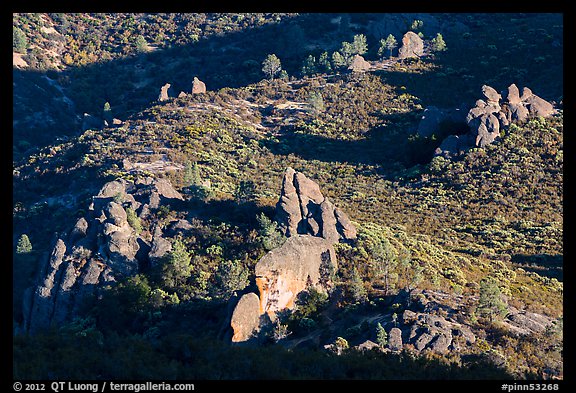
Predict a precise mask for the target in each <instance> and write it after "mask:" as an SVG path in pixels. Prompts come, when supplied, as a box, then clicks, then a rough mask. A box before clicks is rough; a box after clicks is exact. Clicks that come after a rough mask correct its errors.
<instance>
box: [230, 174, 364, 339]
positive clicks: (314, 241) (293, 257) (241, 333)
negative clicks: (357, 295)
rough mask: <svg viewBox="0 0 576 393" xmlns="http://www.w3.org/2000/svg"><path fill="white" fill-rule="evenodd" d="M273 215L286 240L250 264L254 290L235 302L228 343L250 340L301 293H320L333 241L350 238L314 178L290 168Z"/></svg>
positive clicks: (350, 230) (332, 258)
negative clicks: (310, 290) (252, 264)
mask: <svg viewBox="0 0 576 393" xmlns="http://www.w3.org/2000/svg"><path fill="white" fill-rule="evenodd" d="M275 219H276V222H277V223H278V224H279V227H280V228H281V230H282V232H283V233H284V234H285V235H286V236H287V239H286V241H285V242H284V244H282V245H281V246H280V247H278V248H276V249H274V250H271V251H270V252H268V253H267V254H266V255H264V256H263V257H262V258H261V259H260V261H258V263H257V264H256V267H255V275H256V285H257V287H258V291H259V294H256V293H247V294H244V295H243V296H242V297H241V298H240V300H239V301H238V304H237V305H236V307H235V309H234V311H233V313H232V316H231V322H230V325H231V327H232V331H233V336H232V341H233V342H243V341H248V340H250V339H251V338H252V337H253V336H254V335H255V334H256V333H257V332H258V331H259V329H260V328H261V327H262V325H263V324H265V323H266V321H274V320H275V318H276V313H277V312H278V311H281V310H284V309H291V308H293V307H294V305H295V301H296V299H297V297H298V295H299V294H300V293H301V292H302V291H304V290H307V289H309V288H315V289H316V290H318V291H323V292H325V291H326V290H327V289H328V288H329V287H330V286H331V285H332V283H331V281H330V272H335V271H336V269H337V267H338V265H337V261H336V254H335V252H334V248H333V245H334V244H335V243H337V242H339V241H347V240H352V239H355V238H356V228H355V227H354V225H353V224H352V223H351V222H350V220H349V218H348V216H347V215H346V214H345V213H344V212H342V211H341V210H340V209H338V208H336V207H334V205H333V204H332V202H330V200H329V199H328V198H326V197H324V196H323V195H322V192H321V191H320V187H319V186H318V184H317V183H316V182H314V181H313V180H310V179H308V178H307V177H306V176H305V175H304V174H302V173H300V172H297V171H295V170H293V169H292V168H288V169H286V172H285V174H284V179H283V182H282V190H281V193H280V199H279V201H278V203H277V205H276V217H275Z"/></svg>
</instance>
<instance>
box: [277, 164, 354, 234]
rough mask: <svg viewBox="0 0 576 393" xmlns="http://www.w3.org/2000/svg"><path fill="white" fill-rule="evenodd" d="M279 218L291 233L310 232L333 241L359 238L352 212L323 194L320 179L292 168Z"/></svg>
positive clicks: (284, 182) (284, 186)
mask: <svg viewBox="0 0 576 393" xmlns="http://www.w3.org/2000/svg"><path fill="white" fill-rule="evenodd" d="M275 220H276V222H277V223H278V225H279V227H280V229H281V230H282V232H283V233H284V234H285V235H286V236H288V237H290V236H295V235H298V234H309V235H312V236H318V237H322V238H324V239H327V240H329V241H331V242H332V243H337V242H338V241H339V240H352V239H355V238H356V228H355V227H354V225H352V223H351V222H350V220H349V218H348V216H347V215H346V214H345V213H344V212H343V211H342V210H340V209H338V208H336V207H335V206H334V205H333V204H332V202H330V201H329V200H328V199H326V198H325V197H324V196H323V195H322V192H321V191H320V186H318V184H317V183H316V182H314V181H312V180H310V179H308V178H307V177H306V176H305V175H304V174H302V173H300V172H297V171H295V170H294V169H292V168H287V169H286V172H285V173H284V178H283V180H282V189H281V191H280V199H279V200H278V203H277V204H276V215H275Z"/></svg>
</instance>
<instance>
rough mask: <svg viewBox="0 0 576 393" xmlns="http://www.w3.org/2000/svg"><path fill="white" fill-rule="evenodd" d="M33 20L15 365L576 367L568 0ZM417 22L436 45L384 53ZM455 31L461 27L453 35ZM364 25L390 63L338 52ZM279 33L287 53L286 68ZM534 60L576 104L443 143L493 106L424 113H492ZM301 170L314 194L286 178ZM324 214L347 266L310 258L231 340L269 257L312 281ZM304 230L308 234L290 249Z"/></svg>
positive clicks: (314, 370) (23, 114)
mask: <svg viewBox="0 0 576 393" xmlns="http://www.w3.org/2000/svg"><path fill="white" fill-rule="evenodd" d="M416 21H420V22H422V23H420V24H418V23H416V24H415V22H416ZM410 24H412V25H413V26H410ZM13 25H14V27H15V28H16V27H17V28H19V29H20V30H21V31H22V32H23V33H24V35H25V37H26V41H27V47H26V49H25V52H26V54H25V55H23V56H17V57H18V59H17V63H16V64H15V65H14V72H13V76H14V83H15V84H14V98H15V104H14V105H15V106H14V128H13V136H14V146H13V151H14V155H13V250H14V254H13V255H14V257H13V267H14V280H13V322H14V329H13V330H14V338H15V341H14V358H13V359H14V366H15V368H14V370H15V371H14V372H15V374H14V377H15V378H21V379H33V378H42V379H54V378H56V379H69V378H85V379H142V378H144V379H150V378H160V379H163V378H166V379H246V378H251V379H308V378H320V379H344V378H348V379H398V378H399V379H503V378H515V379H552V378H557V379H562V378H563V365H562V364H563V363H562V362H563V358H562V348H563V338H562V324H563V322H562V321H563V105H562V95H563V90H562V89H563V81H562V72H561V70H562V29H563V26H562V15H557V14H518V15H516V14H478V15H476V17H475V18H470V17H469V16H466V15H464V14H398V15H396V14H391V15H388V14H351V15H347V14H345V15H337V14H302V15H298V14H242V15H233V14H195V15H193V16H191V15H181V14H158V15H148V14H134V15H132V14H130V15H120V14H73V15H72V14H64V15H56V14H40V15H33V14H15V15H14V19H13ZM411 28H412V31H416V32H420V33H422V34H421V35H422V36H423V37H424V41H423V42H424V46H423V52H422V53H421V55H419V56H418V55H417V56H415V57H414V58H405V59H402V58H400V57H399V56H400V52H398V51H397V50H396V49H395V48H394V50H393V56H386V54H387V53H388V51H386V52H384V53H385V54H382V55H379V54H378V53H377V52H378V47H379V40H380V39H384V38H386V37H387V36H388V34H393V35H395V36H396V38H397V40H398V43H397V44H398V45H397V47H402V46H407V44H406V43H403V42H402V37H403V35H404V33H406V32H407V31H409V30H410V29H411ZM440 32H441V33H442V36H443V38H444V40H445V42H446V46H447V50H439V49H437V50H435V49H433V48H434V43H433V42H432V41H431V40H432V38H434V37H436V36H437V34H438V33H440ZM364 34H365V36H364V39H366V37H367V43H366V47H365V48H364V50H363V53H362V55H363V58H365V59H366V60H367V61H368V63H367V64H368V66H367V68H366V69H363V70H362V71H361V72H355V71H349V70H348V69H347V67H346V66H340V67H338V66H337V64H336V63H334V61H333V59H334V56H333V53H340V52H346V48H347V47H348V46H347V45H346V44H349V43H352V44H349V45H351V46H350V47H353V46H354V42H356V43H358V41H361V39H360V38H357V37H359V36H360V35H364ZM525 34H530V37H534V38H533V39H531V40H525V39H524V38H521V37H525ZM138 36H142V37H144V40H145V43H146V45H145V46H143V44H142V40H139V41H140V44H141V45H140V46H138V47H137V43H136V38H137V37H138ZM414 36H416V37H418V36H417V35H416V34H414ZM273 37H276V38H274V39H273ZM418 39H420V38H416V40H418ZM132 40H134V41H132ZM256 40H257V41H258V42H259V44H258V45H247V43H249V42H254V41H256ZM420 40H421V39H420ZM294 42H296V43H297V44H299V45H292V43H294ZM544 44H546V45H544ZM90 45H91V46H90ZM88 47H90V49H88ZM358 47H362V45H361V43H360V44H358ZM15 48H16V47H15ZM138 48H139V49H138ZM358 50H360V51H362V48H361V49H358ZM339 51H340V52H339ZM463 52H465V53H467V54H468V56H462V55H461V54H462V53H463ZM271 53H275V54H276V55H278V58H279V59H280V60H281V65H282V69H283V70H285V72H286V74H287V75H283V76H280V75H279V74H278V75H272V77H271V78H265V77H266V75H265V70H264V69H265V68H266V67H265V66H263V60H264V59H265V58H266V57H267V55H268V54H271ZM323 53H326V55H325V56H323V55H322V54H323ZM358 53H359V52H358ZM309 56H312V57H313V61H312V60H309ZM321 58H329V59H332V60H329V61H328V62H321V61H320V59H321ZM15 59H16V58H15ZM34 59H36V60H34ZM351 59H352V56H350V57H349V61H350V62H351V61H352V60H351ZM527 59H532V60H533V61H527ZM15 61H16V60H15ZM24 62H25V63H26V64H27V65H24ZM328 67H330V68H329V69H328ZM232 70H234V71H232ZM559 71H560V72H559ZM194 77H198V78H199V79H200V80H201V81H203V82H204V83H205V87H206V91H200V92H194V91H193V87H192V80H193V79H194ZM119 81H123V83H124V82H125V84H123V83H120V82H119ZM166 83H170V84H171V88H170V90H169V97H168V98H166V99H164V98H161V96H159V93H160V88H161V87H162V86H163V85H165V84H166ZM512 83H515V84H516V85H518V86H521V87H527V86H529V87H530V89H531V91H533V92H534V93H535V94H537V97H538V98H537V99H538V100H544V101H546V103H547V104H548V105H551V106H554V108H555V110H554V113H553V114H550V115H547V116H538V115H534V113H538V112H534V110H533V108H534V107H535V104H531V105H532V106H528V108H529V110H530V111H531V112H530V113H528V109H526V116H527V117H525V118H523V120H522V121H512V122H508V121H506V122H507V124H506V126H502V127H501V128H499V129H498V132H497V137H496V139H495V140H494V142H493V143H491V144H488V145H486V146H482V147H478V146H474V147H472V148H468V149H466V150H465V151H464V152H462V154H460V155H457V156H455V157H452V158H444V157H442V156H439V155H435V153H434V152H435V149H436V148H438V147H439V146H441V144H442V142H443V140H444V139H445V138H446V137H447V136H448V134H450V133H454V131H456V133H457V135H458V137H462V136H463V135H464V134H463V132H464V129H463V128H466V129H467V127H468V126H470V127H471V128H472V129H473V126H472V124H473V122H472V121H471V120H467V123H468V125H466V123H464V125H463V126H462V125H458V126H457V127H456V126H452V128H450V127H447V128H443V129H442V130H441V131H440V132H436V133H435V134H433V135H432V136H430V137H422V136H419V135H418V133H417V130H418V129H419V124H420V122H421V120H422V117H423V115H424V114H425V113H426V112H424V110H425V109H426V108H429V107H431V106H436V107H439V108H465V110H464V111H465V113H468V110H470V109H471V108H473V107H474V105H478V100H479V99H480V98H483V97H482V94H483V92H484V91H486V88H485V86H486V85H489V86H492V87H494V88H495V89H496V91H499V92H505V91H506V89H509V86H510V85H511V84H512ZM38 89H40V90H42V93H41V95H38ZM508 91H509V90H508ZM180 92H183V94H179V93H180ZM484 95H485V97H484V100H486V101H487V103H488V105H491V101H490V97H489V95H486V93H484ZM524 96H526V97H528V95H523V97H524ZM530 97H532V96H530ZM530 97H528V98H527V99H528V100H530V99H532V100H533V101H531V102H536V101H534V100H536V99H534V98H530ZM540 97H541V98H540ZM45 99H46V100H45ZM41 102H44V103H46V102H48V103H49V104H48V105H41ZM475 102H476V104H474V103H475ZM508 102H510V104H508ZM511 102H512V101H511V99H510V98H508V101H506V102H505V101H504V99H502V101H498V102H497V103H496V105H498V108H500V105H501V106H502V108H504V109H506V108H507V107H508V106H507V105H509V106H512V104H511ZM527 102H528V101H527ZM537 102H538V103H540V101H537ZM105 103H108V107H107V108H104V104H105ZM484 104H486V103H484ZM492 104H493V102H492ZM518 105H520V104H518ZM63 106H65V107H66V110H65V111H62V110H61V108H63ZM103 108H104V109H103ZM504 109H502V110H504ZM446 110H447V109H446ZM110 112H111V113H110ZM84 113H89V114H90V118H91V119H92V120H93V121H94V122H93V124H90V125H86V124H85V125H86V127H82V126H81V124H80V123H82V121H81V120H82V119H84V122H85V123H86V119H87V117H86V116H85V115H84ZM495 113H496V112H495ZM514 113H520V112H514ZM488 118H489V117H488V116H486V117H485V118H482V119H488ZM112 119H114V120H115V121H112ZM105 120H106V123H104V121H105ZM482 121H486V122H488V121H489V120H482ZM500 121H503V120H502V119H500ZM34 124H36V125H34ZM486 124H488V123H486ZM458 127H460V128H458ZM462 127H463V128H462ZM449 128H450V129H449ZM37 135H43V136H42V137H37ZM287 168H293V170H295V173H299V174H300V175H298V176H300V179H301V180H299V181H300V183H297V182H296V181H295V183H294V186H292V187H296V193H297V195H298V200H299V201H300V202H299V203H300V206H301V207H300V208H298V207H297V206H298V204H296V207H290V205H289V204H288V202H286V201H287V200H289V198H293V196H290V195H293V194H291V193H293V191H291V189H290V186H289V185H287V183H286V182H287V180H286V176H287V175H286V174H287V173H291V172H290V171H289V170H288V169H287ZM304 179H305V180H304ZM303 184H306V185H307V186H306V187H304V185H303ZM306 190H308V191H306ZM282 201H284V202H282ZM306 201H307V202H306ZM310 201H312V202H310ZM327 201H329V202H327ZM281 202H282V203H284V205H283V204H282V203H281ZM281 206H285V207H284V209H286V210H285V211H283V210H281ZM303 206H306V208H304V207H303ZM327 206H328V207H327ZM299 210H302V213H301V212H300V211H299ZM306 211H308V212H306ZM332 211H334V212H335V213H330V212H332ZM294 212H296V213H294ZM327 212H328V213H327ZM293 214H300V216H298V217H301V219H302V220H303V222H304V224H302V223H299V224H298V225H297V227H298V233H297V234H296V235H297V236H296V237H295V234H294V233H293V234H292V235H290V233H289V232H290V231H289V230H287V229H286V228H290V226H292V227H293V228H296V226H294V225H295V224H294V223H293V220H294V218H293V216H292V215H293ZM330 214H332V216H331V215H330ZM282 217H284V218H282ZM286 217H287V218H286ZM344 217H345V218H344ZM332 222H333V224H332ZM302 225H306V228H307V229H306V228H305V229H302V228H303V227H302ZM330 225H334V228H335V229H333V230H332V232H331V233H332V235H330V236H331V237H330V238H329V237H328V235H326V233H328V231H329V229H330V228H331V227H330ZM343 231H344V232H343ZM337 233H340V237H339V236H338V235H337ZM342 233H347V234H348V235H346V236H344V235H342ZM334 234H336V235H334ZM22 235H26V237H27V238H28V239H29V241H30V243H31V246H30V247H26V245H25V243H23V241H22ZM298 236H301V237H302V238H303V239H304V240H302V242H303V243H302V244H312V243H313V244H316V243H317V244H319V245H320V246H319V249H318V250H321V251H322V252H321V256H320V258H321V259H320V260H319V261H325V255H327V254H325V252H324V250H328V251H329V254H330V255H331V256H330V257H329V259H335V261H337V263H334V266H335V268H334V270H332V271H331V273H330V274H328V273H326V271H320V272H319V270H318V269H319V268H318V267H317V266H316V267H315V268H312V269H313V270H311V271H310V273H309V276H308V280H311V277H314V274H316V275H317V274H318V273H320V276H319V277H320V278H319V279H318V282H315V280H314V279H312V280H311V281H314V282H312V283H310V284H313V285H309V283H308V281H306V277H305V276H304V278H303V279H302V282H304V281H306V283H305V284H306V285H305V289H304V290H300V289H298V291H297V292H298V293H292V292H290V293H291V295H290V296H293V305H292V306H291V307H288V308H286V309H284V308H279V309H278V310H277V312H276V313H272V312H270V320H269V322H266V323H264V322H261V323H260V322H258V324H259V325H258V329H257V330H258V332H257V333H255V335H254V337H251V336H250V333H251V332H250V331H249V332H248V333H249V334H248V337H249V339H248V340H246V341H247V342H246V343H231V340H232V341H234V339H233V337H237V335H236V334H237V330H235V329H236V328H235V327H234V323H232V324H231V319H232V321H234V318H235V317H234V315H240V314H239V313H240V311H238V313H236V311H235V310H236V309H237V308H238V307H239V306H238V305H239V304H240V303H242V302H243V301H244V300H242V299H249V298H250V296H252V295H254V294H256V295H257V296H256V298H255V299H258V300H256V302H258V301H259V302H260V305H261V307H262V304H268V305H270V304H272V305H273V304H275V303H271V300H268V303H265V300H264V297H265V296H268V297H267V299H275V298H274V296H278V299H280V301H284V300H282V299H284V298H282V296H283V294H282V292H281V291H282V289H279V290H278V291H280V292H279V294H276V293H275V292H274V291H272V290H271V292H266V291H267V290H265V289H263V288H264V287H263V284H262V282H263V281H262V280H263V278H262V277H265V276H266V274H269V272H267V271H266V269H267V268H266V269H265V268H264V267H263V266H264V265H263V264H264V262H263V261H270V258H272V259H273V264H274V263H278V264H281V265H282V266H288V267H285V268H282V269H288V270H284V271H283V270H282V269H280V270H279V271H275V273H274V275H279V277H284V278H282V279H284V280H286V282H288V283H289V284H287V285H296V284H294V283H295V281H294V282H291V281H290V280H291V279H292V278H286V277H292V276H283V274H287V273H290V271H289V269H291V268H290V266H292V265H293V264H296V265H298V263H299V262H298V261H299V259H298V258H301V259H302V260H305V261H308V262H306V263H312V262H313V261H315V259H314V258H316V257H315V256H314V255H315V254H314V253H316V252H317V250H316V249H315V248H314V247H312V246H309V247H304V248H302V246H301V245H297V243H298V242H295V241H293V240H291V239H293V238H298ZM334 236H335V237H334ZM306 239H308V240H306ZM280 247H284V248H282V250H291V251H290V252H291V253H292V252H293V254H290V253H288V254H287V255H302V257H300V256H297V257H293V258H291V259H290V258H289V260H287V261H284V260H282V258H283V257H281V256H278V255H282V252H279V251H277V250H279V249H280ZM322 247H325V248H322ZM275 250H276V254H275ZM315 250H316V251H315ZM318 252H319V251H318ZM271 253H272V254H271ZM270 255H276V256H274V257H271V256H270ZM319 255H320V254H319ZM266 258H268V259H266ZM274 258H277V259H278V258H279V260H276V259H274ZM310 261H312V262H310ZM268 263H272V262H268ZM314 263H315V262H314ZM322 263H323V262H320V265H321V266H323V265H322ZM303 266H304V265H303ZM306 266H308V265H306ZM307 268H310V267H307ZM263 269H264V270H263ZM294 269H296V270H298V269H300V268H299V267H297V268H294ZM314 269H316V270H315V271H314ZM322 269H325V267H321V270H322ZM263 272H264V273H263ZM290 274H291V273H290ZM325 274H328V276H329V278H327V276H325ZM266 277H267V276H266ZM274 277H276V276H274ZM294 280H295V279H294ZM281 281H282V280H280V281H279V282H281ZM268 284H269V285H270V286H271V287H270V288H274V285H276V284H275V281H274V279H272V281H269V283H268ZM268 284H267V285H268ZM277 285H279V287H278V288H283V287H281V284H277ZM298 285H300V284H298ZM291 288H294V287H291ZM298 288H300V287H298ZM487 291H492V292H487ZM489 293H492V295H490V296H492V297H491V301H493V302H495V304H496V305H494V304H492V305H491V306H490V307H485V306H486V304H485V302H486V300H485V298H486V296H489V295H488V294H489ZM250 294H252V295H250ZM494 294H496V295H494ZM258 296H260V297H261V298H258ZM286 296H288V295H286ZM252 298H253V299H254V296H252ZM483 306H484V308H483ZM274 307H276V306H273V308H272V309H274ZM274 310H276V309H274ZM258 313H259V314H258ZM250 315H251V314H250V313H247V314H246V315H244V314H243V315H241V316H240V317H242V318H249V317H250ZM255 315H256V317H257V318H259V317H262V316H265V315H268V314H266V313H263V312H262V311H258V312H257V314H255ZM379 329H380V330H379ZM382 329H383V330H384V331H385V333H386V335H385V339H383V338H382V333H379V332H380V331H381V330H382ZM383 343H385V344H383ZM373 347H375V348H373ZM38 348H41V349H42V350H41V351H38ZM128 348H132V349H130V350H131V351H134V352H133V353H136V354H137V356H134V355H133V354H132V355H130V354H128V352H126V351H128ZM371 348H372V349H371ZM128 358H131V359H137V360H132V361H128V360H127V359H128ZM262 362H269V364H270V367H269V368H266V369H261V368H260V367H257V366H255V365H258V364H261V363H262ZM79 364H84V365H88V366H86V367H83V366H82V367H80V366H77V365H79ZM222 364H224V366H222V367H220V366H218V365H222Z"/></svg>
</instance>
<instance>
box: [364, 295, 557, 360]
mask: <svg viewBox="0 0 576 393" xmlns="http://www.w3.org/2000/svg"><path fill="white" fill-rule="evenodd" d="M409 297H410V298H411V299H412V302H411V305H410V306H409V307H408V308H407V309H405V310H404V311H403V312H402V313H400V314H399V315H398V316H397V318H395V319H394V318H391V317H390V315H386V316H384V317H382V318H380V320H379V321H380V322H381V324H382V326H383V327H384V329H385V330H386V332H387V344H386V347H385V348H380V347H379V346H378V344H377V343H375V342H374V341H372V340H366V341H364V342H362V343H361V344H359V345H357V346H356V348H357V349H359V350H370V349H373V348H380V349H382V350H384V351H401V350H404V349H408V348H409V349H410V350H413V351H415V352H421V351H424V350H430V351H433V352H437V353H447V352H450V351H456V352H460V351H463V350H465V349H466V348H467V347H469V346H471V345H473V344H474V343H475V342H476V340H477V336H476V334H475V333H474V331H473V330H472V329H471V328H470V327H469V326H467V325H466V324H463V323H461V322H459V321H458V318H459V317H460V316H461V315H462V311H461V310H460V307H459V306H461V303H462V302H464V299H463V298H462V296H461V295H448V294H445V293H441V292H437V291H432V290H413V291H412V292H411V293H410V295H409ZM414 299H417V300H414ZM451 302H452V303H455V308H452V307H450V306H449V305H448V304H450V303H451ZM552 324H553V319H552V318H550V317H547V316H545V315H542V314H537V313H533V312H528V311H525V310H518V309H516V308H514V307H512V306H508V313H507V316H506V317H505V318H504V319H503V320H502V322H501V325H502V326H504V327H506V328H507V329H508V330H509V331H510V332H511V333H512V334H515V335H529V334H534V333H541V332H544V331H545V330H546V329H547V328H548V327H549V326H551V325H552Z"/></svg>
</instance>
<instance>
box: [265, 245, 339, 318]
mask: <svg viewBox="0 0 576 393" xmlns="http://www.w3.org/2000/svg"><path fill="white" fill-rule="evenodd" d="M336 269H337V264H336V254H335V252H334V249H333V248H332V244H331V243H330V242H329V241H327V240H325V239H323V238H320V237H314V236H309V235H296V236H292V237H290V238H289V239H287V240H286V242H285V243H284V244H283V245H282V246H280V247H278V248H276V249H274V250H272V251H270V252H268V253H267V254H266V255H264V256H263V257H262V259H260V261H258V263H257V264H256V267H255V273H256V285H257V286H258V289H259V291H260V309H259V310H260V314H263V313H268V315H269V317H270V319H274V318H275V313H276V312H277V311H280V310H283V309H285V308H289V309H290V308H293V307H294V304H295V301H296V297H297V296H298V294H299V293H300V292H302V291H304V290H306V289H308V288H310V287H313V288H315V289H317V290H319V291H324V290H325V288H326V287H327V286H329V285H330V277H329V274H328V273H329V272H330V271H336Z"/></svg>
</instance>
